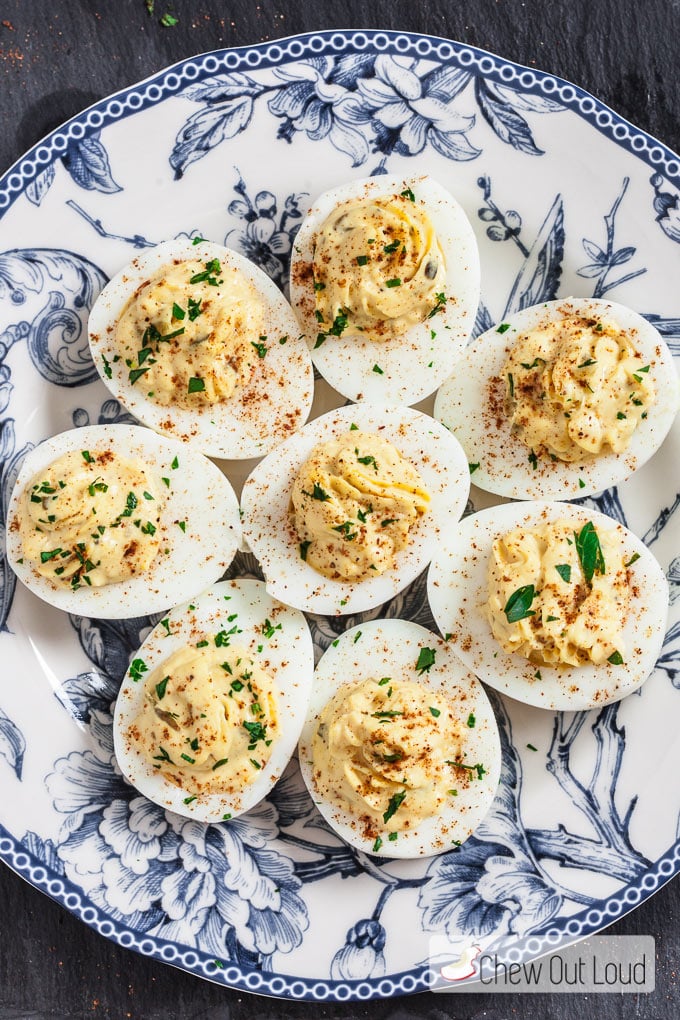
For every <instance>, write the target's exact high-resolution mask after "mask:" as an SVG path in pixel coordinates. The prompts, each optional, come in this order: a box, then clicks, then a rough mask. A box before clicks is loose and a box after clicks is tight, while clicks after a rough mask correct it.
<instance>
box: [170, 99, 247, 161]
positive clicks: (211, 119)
mask: <svg viewBox="0 0 680 1020" xmlns="http://www.w3.org/2000/svg"><path fill="white" fill-rule="evenodd" d="M252 115H253V99H252V97H251V96H238V97H235V98H233V99H227V100H226V101H225V102H223V103H217V104H216V105H215V106H208V107H207V108H206V109H205V110H200V111H199V112H198V113H195V114H193V116H191V117H189V119H188V121H187V122H186V123H185V124H184V126H183V127H182V128H181V130H180V132H179V134H178V135H177V139H176V141H175V145H174V148H173V150H172V152H171V154H170V166H171V167H172V169H173V170H174V171H175V177H181V176H182V175H183V173H184V172H185V170H186V168H187V167H188V166H189V165H190V164H191V163H195V162H196V161H197V160H199V159H202V158H203V157H204V156H205V155H207V153H209V152H211V151H212V149H214V148H215V146H216V145H219V144H220V142H224V141H225V140H226V139H227V138H233V137H234V136H235V135H237V134H239V132H240V131H243V130H244V129H245V128H246V127H247V126H248V124H249V123H250V118H251V117H252Z"/></svg>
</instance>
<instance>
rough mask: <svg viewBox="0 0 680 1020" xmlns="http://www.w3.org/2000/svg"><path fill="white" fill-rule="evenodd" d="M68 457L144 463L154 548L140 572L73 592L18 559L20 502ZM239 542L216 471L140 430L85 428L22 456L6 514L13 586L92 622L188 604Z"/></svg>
mask: <svg viewBox="0 0 680 1020" xmlns="http://www.w3.org/2000/svg"><path fill="white" fill-rule="evenodd" d="M71 450H89V451H95V450H96V451H98V452H102V451H106V450H110V451H112V452H113V453H114V455H118V456H120V457H128V458H139V459H140V460H141V461H142V462H143V463H144V468H145V470H146V472H147V473H148V475H149V479H150V481H151V482H152V483H153V488H154V491H155V494H156V499H157V500H158V501H159V502H160V521H159V524H158V530H157V535H158V537H159V538H160V549H159V551H158V553H157V555H156V557H155V559H154V560H153V562H152V563H151V566H150V567H149V569H148V570H146V571H145V572H144V573H141V574H139V575H136V576H134V577H131V578H129V579H127V580H125V581H116V582H113V583H111V584H107V585H103V586H102V587H98V588H96V587H86V586H82V587H80V588H78V590H77V591H73V590H71V588H70V587H69V586H68V585H63V586H62V585H59V584H57V583H55V582H54V581H52V580H50V579H49V578H47V577H43V576H42V575H40V574H39V573H38V572H37V570H35V569H34V568H33V567H32V566H31V565H30V564H29V563H28V562H27V561H26V560H25V559H24V556H23V549H22V545H21V537H20V534H19V532H18V530H16V528H14V527H13V521H14V520H15V518H16V516H17V513H18V509H19V500H20V499H21V498H22V497H23V493H24V490H25V489H26V486H27V485H28V484H29V483H30V482H31V481H32V479H33V478H34V477H35V476H36V475H37V474H39V472H41V471H44V470H45V469H46V468H48V467H49V465H50V464H52V463H53V462H54V461H55V460H56V459H57V458H59V457H61V456H62V455H63V454H65V453H67V452H69V451H71ZM173 464H176V465H177V466H176V467H173ZM164 478H167V479H168V480H169V484H166V483H165V482H164V481H163V479H164ZM180 523H183V526H184V530H182V527H180ZM240 541H241V525H240V521H239V510H238V501H237V499H236V495H235V493H234V490H233V489H232V487H231V484H230V483H229V481H228V480H227V478H225V476H224V475H223V474H222V472H221V471H220V470H219V468H217V467H216V466H215V465H214V464H213V463H212V462H211V461H209V460H208V459H207V457H204V456H202V454H200V453H198V452H197V451H195V450H188V449H187V447H186V446H183V445H182V444H181V443H178V442H176V441H175V440H173V439H165V438H164V437H162V436H158V435H156V433H155V432H152V431H151V430H150V429H146V428H143V427H142V426H141V425H122V424H121V425H88V426H86V427H84V428H79V429H70V430H69V431H67V432H61V433H59V434H58V435H56V436H52V437H51V438H50V439H46V440H45V442H43V443H41V444H40V445H39V446H36V447H35V448H34V449H33V450H31V451H30V453H29V454H28V455H27V456H26V459H25V460H24V462H23V464H22V467H21V470H20V472H19V475H18V477H17V480H16V483H15V485H14V489H13V491H12V495H11V497H10V501H9V507H8V510H7V559H8V561H9V564H10V566H11V568H12V570H13V571H14V572H15V574H16V575H17V577H18V578H19V580H20V581H23V583H24V584H25V585H26V587H27V588H29V589H30V590H31V591H32V592H33V594H34V595H37V596H38V597H39V598H41V599H43V600H44V601H45V602H49V603H50V605H53V606H56V607H57V608H58V609H63V610H65V611H66V612H67V613H76V614H78V615H80V616H93V617H98V618H99V619H124V618H126V617H133V616H144V615H146V614H147V613H156V612H159V611H162V610H164V609H166V608H167V607H168V606H172V605H175V604H176V603H178V602H180V601H183V600H184V599H187V598H190V597H191V596H192V595H195V594H197V593H198V592H199V591H202V590H203V588H205V587H207V586H208V585H209V584H212V583H213V582H214V581H216V580H218V578H220V577H221V576H222V574H223V573H224V571H225V570H226V569H227V567H228V566H229V564H230V563H231V561H232V560H233V558H234V555H235V553H236V550H237V548H238V547H239V544H240ZM165 550H167V552H166V551H165Z"/></svg>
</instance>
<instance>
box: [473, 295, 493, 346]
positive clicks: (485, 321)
mask: <svg viewBox="0 0 680 1020" xmlns="http://www.w3.org/2000/svg"><path fill="white" fill-rule="evenodd" d="M493 325H494V321H493V319H492V318H491V312H490V311H489V309H488V308H487V307H486V305H485V304H484V302H483V301H481V300H480V302H479V306H478V308H477V315H476V316H475V325H474V328H473V330H472V336H473V337H476V336H479V335H480V334H481V333H486V331H487V329H491V327H492V326H493Z"/></svg>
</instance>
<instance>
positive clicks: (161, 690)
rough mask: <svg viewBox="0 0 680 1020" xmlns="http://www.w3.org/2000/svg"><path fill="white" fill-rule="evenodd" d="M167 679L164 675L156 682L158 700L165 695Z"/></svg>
mask: <svg viewBox="0 0 680 1020" xmlns="http://www.w3.org/2000/svg"><path fill="white" fill-rule="evenodd" d="M169 679H170V677H169V676H164V677H163V679H162V680H161V681H160V682H159V683H157V684H156V697H157V698H158V700H159V701H162V700H163V698H164V697H165V691H166V689H167V686H168V680H169Z"/></svg>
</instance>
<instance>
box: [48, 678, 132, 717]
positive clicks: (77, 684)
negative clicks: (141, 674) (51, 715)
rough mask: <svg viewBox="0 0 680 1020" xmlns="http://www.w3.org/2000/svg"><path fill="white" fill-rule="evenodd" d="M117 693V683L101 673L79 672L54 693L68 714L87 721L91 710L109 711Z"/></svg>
mask: <svg viewBox="0 0 680 1020" xmlns="http://www.w3.org/2000/svg"><path fill="white" fill-rule="evenodd" d="M117 694H118V684H117V683H116V682H115V681H113V680H112V679H111V678H110V677H108V676H106V675H104V674H102V673H95V672H89V673H79V674H78V676H76V677H71V678H70V679H68V680H65V681H64V682H63V684H62V685H61V687H59V688H57V690H56V691H55V695H56V698H57V700H58V701H59V702H60V703H61V704H62V705H63V707H64V708H65V709H66V711H67V712H68V714H69V715H70V716H71V717H72V718H73V719H75V720H77V721H78V722H82V723H87V722H89V721H90V716H91V714H92V712H93V711H95V710H97V711H100V712H109V711H110V710H111V703H112V702H113V701H115V698H116V695H117Z"/></svg>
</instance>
